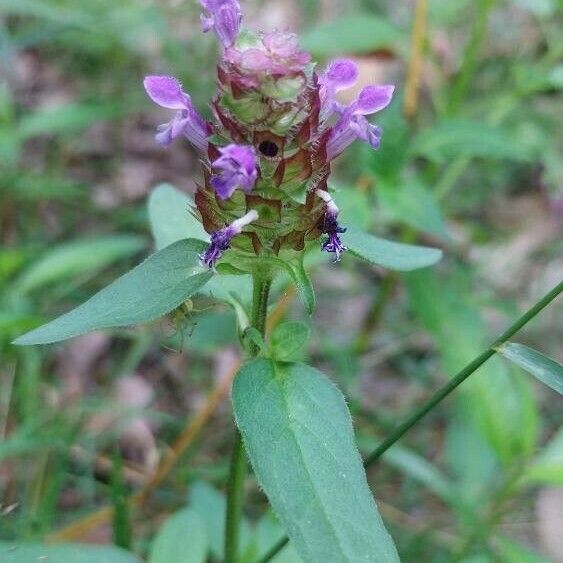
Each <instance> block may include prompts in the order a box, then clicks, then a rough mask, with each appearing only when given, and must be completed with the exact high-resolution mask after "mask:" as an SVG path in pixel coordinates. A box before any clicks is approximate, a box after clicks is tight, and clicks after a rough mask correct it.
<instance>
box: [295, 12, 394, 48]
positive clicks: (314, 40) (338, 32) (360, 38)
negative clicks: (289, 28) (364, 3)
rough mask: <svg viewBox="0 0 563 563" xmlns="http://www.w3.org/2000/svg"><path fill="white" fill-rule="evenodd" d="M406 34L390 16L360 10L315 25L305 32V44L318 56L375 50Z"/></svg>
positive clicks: (305, 46) (389, 44) (302, 41)
mask: <svg viewBox="0 0 563 563" xmlns="http://www.w3.org/2000/svg"><path fill="white" fill-rule="evenodd" d="M403 38H404V34H403V32H402V31H400V30H399V29H397V28H396V27H395V26H394V25H393V24H392V23H390V22H389V21H388V20H387V19H385V18H382V17H379V16H375V15H373V14H357V15H355V16H352V17H348V18H341V19H339V20H338V21H335V22H332V23H328V24H324V25H319V26H316V27H314V28H313V29H311V30H310V31H309V32H306V33H305V34H304V35H303V36H302V38H301V44H302V45H303V47H304V48H305V49H307V50H308V51H311V52H313V53H314V54H315V55H317V56H328V55H334V54H338V53H350V54H352V53H354V54H362V53H371V52H373V51H375V50H377V49H382V48H389V47H392V46H393V45H394V44H395V43H400V42H401V41H402V39H403Z"/></svg>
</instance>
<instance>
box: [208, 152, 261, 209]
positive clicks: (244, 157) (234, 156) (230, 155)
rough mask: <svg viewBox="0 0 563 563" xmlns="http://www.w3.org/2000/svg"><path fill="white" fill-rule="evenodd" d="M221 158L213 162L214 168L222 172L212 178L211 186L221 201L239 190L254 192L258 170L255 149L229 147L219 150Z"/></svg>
mask: <svg viewBox="0 0 563 563" xmlns="http://www.w3.org/2000/svg"><path fill="white" fill-rule="evenodd" d="M219 152H220V153H221V156H220V157H219V158H218V159H217V160H215V161H214V162H213V168H219V169H221V170H222V173H221V175H220V176H213V177H212V178H211V186H212V187H213V189H214V190H215V193H216V194H217V195H218V196H219V197H220V198H221V199H228V198H230V197H231V195H233V192H234V191H235V190H236V189H237V188H241V189H242V190H243V191H244V192H246V193H249V192H251V191H252V188H253V187H254V184H256V179H257V178H258V170H257V169H256V165H257V158H256V151H255V150H254V147H249V146H245V145H236V144H232V145H228V146H226V147H223V148H221V149H219Z"/></svg>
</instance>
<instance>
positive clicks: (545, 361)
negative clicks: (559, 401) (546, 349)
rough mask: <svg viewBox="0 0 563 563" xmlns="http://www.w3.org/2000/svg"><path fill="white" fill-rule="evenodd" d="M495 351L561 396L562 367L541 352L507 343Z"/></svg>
mask: <svg viewBox="0 0 563 563" xmlns="http://www.w3.org/2000/svg"><path fill="white" fill-rule="evenodd" d="M497 351H498V352H499V353H500V354H502V355H503V356H504V357H505V358H507V359H508V360H510V361H511V362H514V363H515V364H516V365H517V366H520V367H521V368H522V369H523V370H526V371H527V372H528V373H529V374H530V375H533V376H534V377H535V378H536V379H538V380H539V381H541V382H542V383H544V384H545V385H547V386H548V387H551V388H552V389H553V390H554V391H557V392H558V393H559V394H560V395H563V366H562V365H561V364H560V363H558V362H556V361H555V360H552V359H551V358H548V357H547V356H544V355H543V354H542V353H541V352H538V351H537V350H534V349H533V348H528V346H524V345H523V344H517V343H516V342H507V343H506V344H503V345H502V346H500V347H499V348H497Z"/></svg>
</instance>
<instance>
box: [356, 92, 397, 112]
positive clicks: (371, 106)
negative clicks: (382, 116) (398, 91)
mask: <svg viewBox="0 0 563 563" xmlns="http://www.w3.org/2000/svg"><path fill="white" fill-rule="evenodd" d="M394 90H395V86H391V85H385V86H366V87H365V88H364V89H363V90H362V91H361V92H360V96H359V97H358V100H357V101H356V102H355V103H354V104H353V107H354V113H357V114H361V115H370V114H372V113H375V112H377V111H381V110H382V109H383V108H385V107H387V106H388V105H389V104H390V102H391V98H392V97H393V91H394Z"/></svg>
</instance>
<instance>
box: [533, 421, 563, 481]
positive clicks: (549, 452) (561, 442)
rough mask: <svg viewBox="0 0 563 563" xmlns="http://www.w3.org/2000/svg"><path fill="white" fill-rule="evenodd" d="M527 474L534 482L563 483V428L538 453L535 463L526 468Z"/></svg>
mask: <svg viewBox="0 0 563 563" xmlns="http://www.w3.org/2000/svg"><path fill="white" fill-rule="evenodd" d="M525 476H526V478H527V479H528V480H530V481H532V482H534V483H541V484H544V485H554V486H561V485H563V428H561V429H560V430H559V431H558V432H557V433H556V434H555V436H553V437H552V438H551V440H550V441H549V442H548V443H547V444H546V445H545V447H544V448H543V450H542V451H541V452H540V453H539V454H538V455H537V457H536V458H535V459H534V461H533V463H532V464H531V465H530V466H529V467H528V468H527V469H526V473H525Z"/></svg>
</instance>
